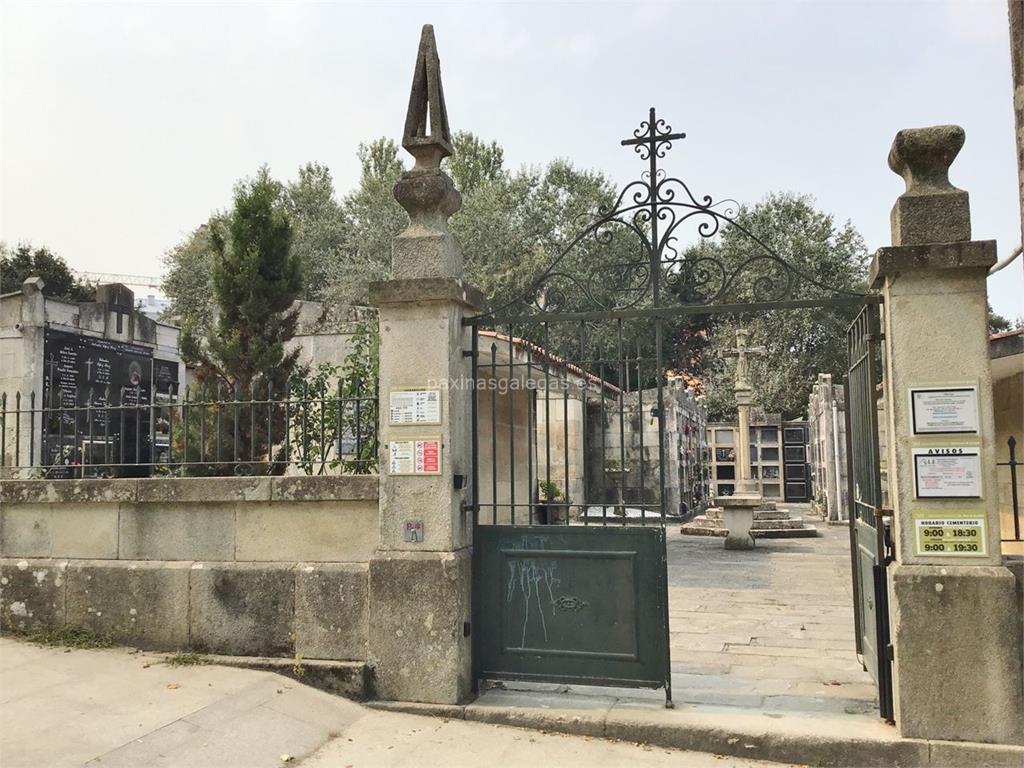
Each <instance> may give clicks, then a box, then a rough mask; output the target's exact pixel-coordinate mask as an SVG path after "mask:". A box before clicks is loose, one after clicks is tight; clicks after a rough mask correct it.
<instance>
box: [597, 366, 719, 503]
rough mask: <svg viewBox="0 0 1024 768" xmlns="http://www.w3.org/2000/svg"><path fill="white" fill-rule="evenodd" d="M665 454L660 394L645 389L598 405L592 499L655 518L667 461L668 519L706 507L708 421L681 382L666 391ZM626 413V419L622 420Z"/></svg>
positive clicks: (666, 497) (614, 397) (666, 491)
mask: <svg viewBox="0 0 1024 768" xmlns="http://www.w3.org/2000/svg"><path fill="white" fill-rule="evenodd" d="M662 405H663V407H664V409H665V413H664V416H663V418H662V419H661V421H663V423H664V451H663V453H661V454H659V450H658V439H659V434H658V432H659V418H658V415H657V406H658V392H657V390H656V389H654V388H651V389H645V390H642V391H639V392H628V393H624V394H623V395H622V400H621V404H620V401H619V398H618V396H613V397H606V398H605V400H604V403H603V407H602V404H601V402H600V401H592V402H591V403H590V405H589V407H588V430H587V433H588V439H589V444H588V450H587V453H588V462H589V465H590V466H589V467H588V473H587V474H588V484H589V487H590V492H589V493H588V497H589V498H591V499H594V500H595V501H596V502H598V503H601V504H617V503H618V502H619V486H620V484H621V486H622V502H623V504H625V505H627V506H634V507H639V506H643V507H645V508H647V509H649V510H653V511H654V512H655V513H657V511H658V505H659V504H661V503H662V490H661V487H660V483H661V471H660V463H659V462H660V461H661V457H662V456H663V457H664V460H665V489H664V499H663V501H664V507H665V514H666V515H672V516H679V515H686V514H690V513H693V512H695V511H700V510H701V509H703V507H704V505H705V502H706V496H707V494H706V488H705V482H704V478H705V473H706V470H705V462H706V458H707V446H706V444H705V442H704V439H705V438H704V436H705V434H706V432H705V429H706V424H707V420H706V418H705V416H704V410H703V408H702V407H701V406H700V404H699V403H697V401H696V399H695V397H694V395H693V393H692V392H690V391H689V390H688V389H687V388H686V386H685V385H684V384H683V383H682V382H681V381H670V382H668V383H666V384H665V386H664V388H663V390H662ZM620 414H621V418H620Z"/></svg>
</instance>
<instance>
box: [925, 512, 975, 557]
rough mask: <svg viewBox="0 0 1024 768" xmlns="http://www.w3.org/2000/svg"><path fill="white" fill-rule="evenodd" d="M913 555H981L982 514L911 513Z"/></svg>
mask: <svg viewBox="0 0 1024 768" xmlns="http://www.w3.org/2000/svg"><path fill="white" fill-rule="evenodd" d="M911 518H912V519H913V521H914V554H915V555H918V556H920V557H984V556H985V555H987V554H988V545H987V543H986V542H987V538H988V537H987V536H986V535H985V513H984V512H964V513H962V514H957V513H953V514H944V513H942V514H935V513H931V512H914V513H912V514H911Z"/></svg>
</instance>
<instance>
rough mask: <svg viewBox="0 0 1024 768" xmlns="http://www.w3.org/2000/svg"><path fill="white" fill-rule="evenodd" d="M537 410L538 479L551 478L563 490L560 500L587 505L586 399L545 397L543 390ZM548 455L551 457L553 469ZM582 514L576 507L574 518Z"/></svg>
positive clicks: (572, 511) (568, 396)
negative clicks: (584, 429)
mask: <svg viewBox="0 0 1024 768" xmlns="http://www.w3.org/2000/svg"><path fill="white" fill-rule="evenodd" d="M536 413H537V428H536V432H535V434H536V456H537V471H536V473H535V474H536V477H537V479H538V480H539V481H547V479H548V478H549V477H550V478H551V480H550V482H551V483H553V484H554V485H557V486H558V488H559V490H561V492H562V497H561V498H560V499H559V501H561V502H566V501H567V500H568V504H570V505H581V504H583V503H584V502H586V501H587V499H586V498H585V493H584V482H583V472H584V467H583V401H582V400H581V399H580V398H579V397H578V396H573V395H571V394H570V395H566V394H564V393H557V394H556V393H551V394H550V395H549V397H548V398H545V396H544V393H543V392H540V393H538V394H537V400H536ZM548 456H550V457H551V460H550V469H549V462H548ZM567 459H568V463H566V460H567ZM522 469H523V468H522V467H520V468H519V469H518V470H517V471H519V472H521V471H522ZM579 513H580V509H579V508H578V507H572V509H571V515H572V516H573V517H579Z"/></svg>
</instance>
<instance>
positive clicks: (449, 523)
mask: <svg viewBox="0 0 1024 768" xmlns="http://www.w3.org/2000/svg"><path fill="white" fill-rule="evenodd" d="M428 116H429V125H428ZM428 130H429V133H428ZM402 145H403V146H404V147H405V149H407V150H408V151H409V152H410V154H412V155H413V157H415V158H416V165H415V167H414V168H413V169H412V170H411V171H408V172H406V173H404V174H403V175H402V178H401V179H400V180H399V181H398V183H397V184H396V185H395V190H394V193H395V198H396V199H397V200H398V202H399V203H400V204H401V205H402V207H403V208H405V210H406V211H407V212H408V214H409V225H408V227H406V229H405V230H404V231H403V232H402V233H401V234H400V235H398V236H397V237H396V238H395V240H394V244H393V246H392V268H391V278H392V279H390V280H386V281H383V282H379V283H374V284H372V285H371V286H370V296H371V301H372V303H373V304H375V305H376V306H377V307H378V308H379V311H380V319H379V323H380V400H381V404H380V443H381V450H380V541H379V545H378V549H377V551H376V552H375V554H374V556H373V558H372V559H371V561H370V633H369V640H370V651H369V655H370V661H371V663H372V665H373V669H374V678H375V683H374V686H375V692H376V695H377V696H378V697H379V698H382V699H395V700H405V701H422V702H432V703H441V704H455V703H458V702H460V701H463V700H464V699H465V698H466V697H467V695H468V694H469V692H470V688H471V684H472V670H471V643H470V632H471V627H470V549H469V545H470V536H471V533H470V525H469V519H468V514H467V512H466V511H465V510H464V508H463V500H464V498H465V496H466V490H465V488H466V486H467V482H468V477H469V475H470V473H471V458H472V457H471V453H470V445H471V443H470V433H469V422H470V419H469V414H470V399H469V398H471V397H472V396H473V391H472V389H471V388H470V387H469V386H467V385H468V382H469V376H470V366H469V358H467V357H465V356H464V355H463V350H464V349H467V348H468V345H464V344H463V341H464V339H465V337H466V329H465V328H463V325H462V319H463V317H464V316H465V315H466V314H467V313H471V312H474V311H475V310H476V309H477V308H478V307H479V306H480V305H481V303H482V301H481V298H482V297H481V295H480V293H479V292H478V291H476V290H475V289H474V288H472V287H470V286H468V285H467V284H466V283H464V282H463V280H462V256H461V253H460V251H459V248H458V245H457V244H456V243H455V241H454V240H453V238H452V236H451V234H450V233H449V231H448V223H447V222H448V217H449V216H451V215H452V214H453V213H455V212H456V211H457V210H458V209H459V206H460V205H461V197H460V195H459V193H458V191H457V190H456V189H455V185H454V184H453V183H452V180H451V179H450V178H449V177H448V176H447V175H445V174H444V173H443V172H442V171H441V170H440V162H441V160H442V159H443V158H444V157H445V156H447V155H449V154H451V144H450V137H449V130H448V118H447V114H446V112H445V105H444V98H443V92H442V90H441V81H440V66H439V63H438V57H437V49H436V45H435V43H434V34H433V29H432V28H431V27H430V26H426V27H424V28H423V35H422V38H421V40H420V48H419V53H418V55H417V61H416V69H415V75H414V80H413V88H412V96H411V98H410V102H409V115H408V117H407V121H406V127H405V135H404V138H403V142H402Z"/></svg>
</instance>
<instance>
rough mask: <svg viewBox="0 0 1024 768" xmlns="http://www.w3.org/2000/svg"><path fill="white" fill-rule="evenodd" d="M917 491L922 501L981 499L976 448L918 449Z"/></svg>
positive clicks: (915, 477) (916, 458) (915, 478)
mask: <svg viewBox="0 0 1024 768" xmlns="http://www.w3.org/2000/svg"><path fill="white" fill-rule="evenodd" d="M914 488H915V492H916V495H917V498H919V499H953V498H958V499H963V498H981V456H980V455H979V453H978V448H977V446H974V447H946V446H943V447H941V448H915V449H914Z"/></svg>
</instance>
